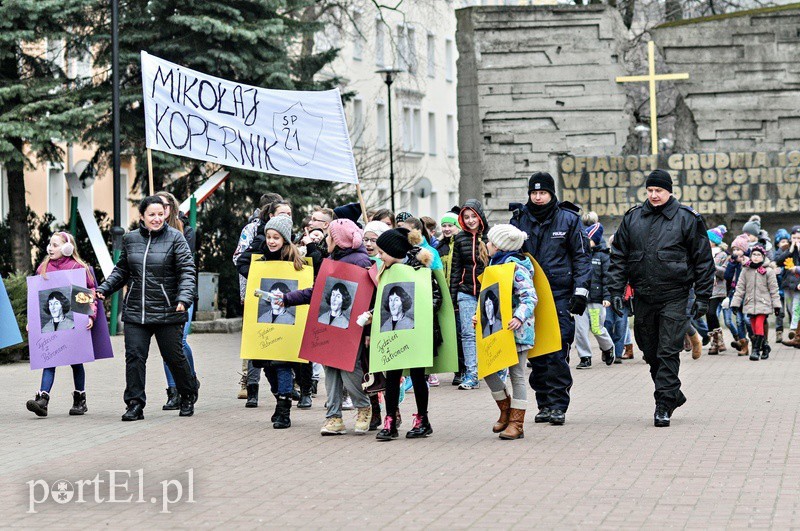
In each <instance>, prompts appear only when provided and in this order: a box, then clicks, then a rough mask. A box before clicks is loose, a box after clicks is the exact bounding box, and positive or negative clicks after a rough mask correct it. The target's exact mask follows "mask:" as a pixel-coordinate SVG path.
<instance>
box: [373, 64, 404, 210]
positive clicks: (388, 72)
mask: <svg viewBox="0 0 800 531" xmlns="http://www.w3.org/2000/svg"><path fill="white" fill-rule="evenodd" d="M402 71H403V70H401V69H399V68H392V67H388V68H381V69H380V70H376V71H375V73H376V74H382V75H383V82H384V83H386V92H387V95H388V105H387V108H388V111H389V193H390V194H391V204H392V212H395V206H394V153H393V143H392V83H394V77H395V76H396V75H397V74H399V73H401V72H402Z"/></svg>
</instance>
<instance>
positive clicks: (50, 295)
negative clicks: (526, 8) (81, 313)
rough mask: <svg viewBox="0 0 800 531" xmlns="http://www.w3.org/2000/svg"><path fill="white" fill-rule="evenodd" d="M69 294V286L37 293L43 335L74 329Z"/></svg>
mask: <svg viewBox="0 0 800 531" xmlns="http://www.w3.org/2000/svg"><path fill="white" fill-rule="evenodd" d="M70 292H71V289H70V287H69V286H64V287H63V288H51V289H46V290H42V291H40V292H39V308H40V310H39V313H40V315H41V323H42V333H43V334H49V333H51V332H59V331H62V330H72V329H73V328H75V321H74V320H73V312H72V308H71V307H70V303H69V299H70Z"/></svg>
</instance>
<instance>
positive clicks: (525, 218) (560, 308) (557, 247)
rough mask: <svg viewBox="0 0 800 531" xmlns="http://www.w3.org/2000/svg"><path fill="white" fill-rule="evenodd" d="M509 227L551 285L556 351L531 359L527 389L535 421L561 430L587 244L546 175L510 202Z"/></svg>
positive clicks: (572, 211)
mask: <svg viewBox="0 0 800 531" xmlns="http://www.w3.org/2000/svg"><path fill="white" fill-rule="evenodd" d="M509 209H510V210H511V211H512V212H513V215H512V218H511V224H512V225H514V226H515V227H517V228H519V229H520V230H522V231H524V232H526V233H527V234H528V240H527V241H526V242H525V246H524V247H523V250H524V251H525V252H527V253H529V254H530V255H531V256H533V257H534V258H535V259H536V261H537V262H538V263H539V265H540V266H541V268H542V270H543V271H544V274H545V276H546V277H547V279H548V280H549V281H550V288H551V289H552V291H553V298H554V299H555V303H556V311H557V313H558V324H559V326H560V327H561V350H559V351H557V352H554V353H552V354H547V355H544V356H537V357H535V358H531V360H530V364H531V367H532V369H533V371H532V372H531V376H530V384H531V387H532V388H533V390H534V391H535V392H536V402H537V404H538V406H539V413H538V414H537V415H536V418H535V421H536V422H549V423H550V424H555V425H561V424H564V422H565V420H566V417H565V415H566V412H567V408H568V407H569V390H570V388H571V387H572V374H571V373H570V369H569V348H570V345H571V344H572V342H573V340H574V339H575V320H574V319H573V317H572V315H582V314H583V312H585V311H586V304H587V302H588V298H589V282H590V279H591V275H592V265H591V253H590V250H589V239H588V237H587V236H586V233H585V232H584V231H583V224H582V223H581V219H580V216H579V214H578V212H579V209H578V207H576V206H575V205H573V204H572V203H570V202H567V201H562V202H559V201H558V198H557V197H556V187H555V181H554V180H553V177H552V176H551V175H550V174H549V173H544V172H538V173H534V174H533V175H532V176H531V178H530V180H529V181H528V202H527V204H525V205H522V204H520V203H512V204H511V205H509Z"/></svg>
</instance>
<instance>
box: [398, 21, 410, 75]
mask: <svg viewBox="0 0 800 531" xmlns="http://www.w3.org/2000/svg"><path fill="white" fill-rule="evenodd" d="M397 68H399V69H400V70H404V71H406V72H408V71H409V69H408V35H406V28H405V26H402V25H400V26H397Z"/></svg>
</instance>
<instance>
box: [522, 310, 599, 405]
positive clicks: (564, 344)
mask: <svg viewBox="0 0 800 531" xmlns="http://www.w3.org/2000/svg"><path fill="white" fill-rule="evenodd" d="M555 302H556V311H557V312H558V324H559V326H560V327H561V350H560V351H558V352H554V353H553V354H547V355H545V356H537V357H535V358H531V359H530V362H531V367H532V369H531V375H530V378H529V379H528V381H529V382H530V384H531V388H533V390H534V391H535V392H536V404H537V405H538V406H539V409H544V408H548V409H560V410H561V411H564V412H566V411H567V408H568V407H569V391H570V389H572V374H571V373H570V371H569V347H570V345H572V342H573V341H574V340H575V319H573V318H572V315H570V313H569V301H568V300H564V299H563V298H559V299H556V301H555ZM587 311H588V310H587Z"/></svg>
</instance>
